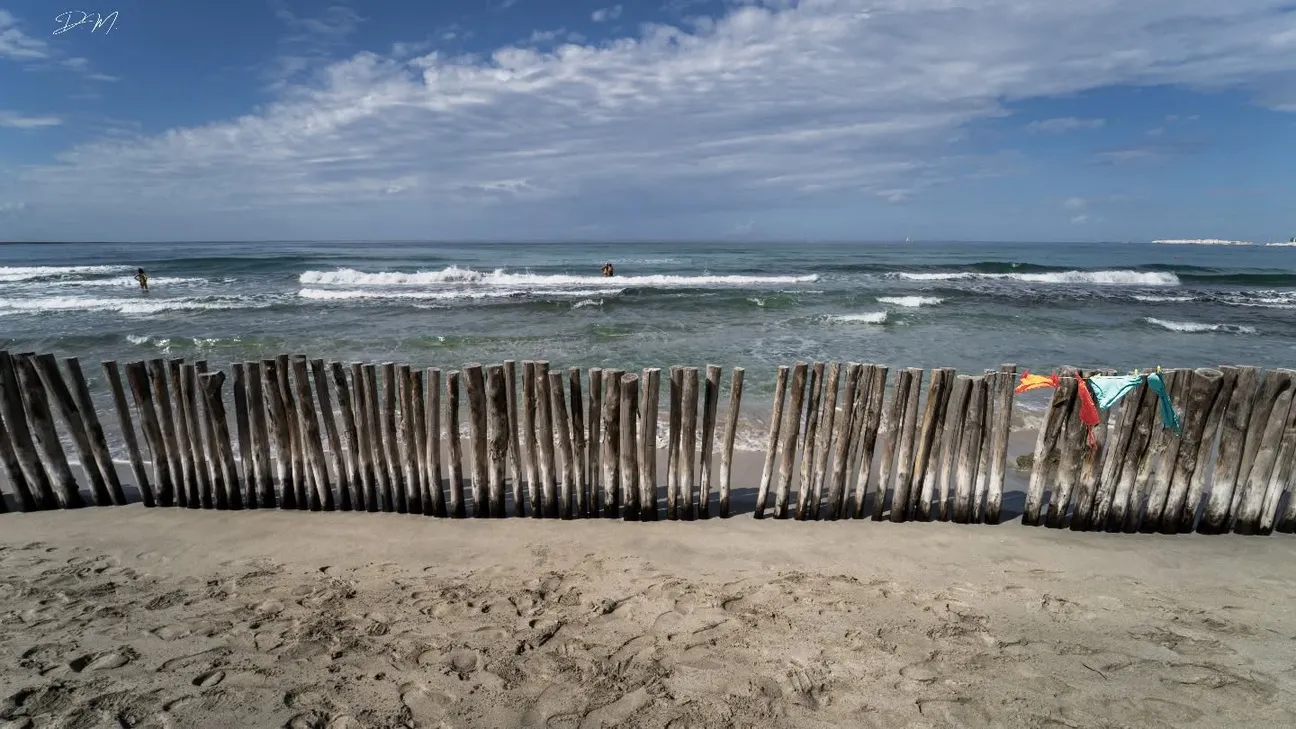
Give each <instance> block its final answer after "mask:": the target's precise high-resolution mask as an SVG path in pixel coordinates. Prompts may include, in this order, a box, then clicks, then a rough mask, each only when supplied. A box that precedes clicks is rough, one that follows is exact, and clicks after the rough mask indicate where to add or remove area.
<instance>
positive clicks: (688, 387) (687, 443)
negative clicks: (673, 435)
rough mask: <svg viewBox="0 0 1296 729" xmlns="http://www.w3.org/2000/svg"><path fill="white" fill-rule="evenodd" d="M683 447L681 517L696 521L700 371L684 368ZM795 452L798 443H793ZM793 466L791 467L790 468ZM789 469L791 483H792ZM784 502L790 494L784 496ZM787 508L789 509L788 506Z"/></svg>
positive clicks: (682, 398) (682, 369)
mask: <svg viewBox="0 0 1296 729" xmlns="http://www.w3.org/2000/svg"><path fill="white" fill-rule="evenodd" d="M680 377H681V380H680V382H681V387H680V444H679V471H680V475H679V501H678V502H677V503H676V506H675V508H676V511H677V512H678V513H679V518H681V519H683V520H685V521H693V519H694V518H696V517H697V512H696V511H694V504H693V487H694V480H693V477H694V474H695V472H696V471H695V469H696V467H697V455H698V454H697V425H698V423H697V415H698V369H697V368H696V367H683V368H681V369H680ZM793 447H794V449H795V444H793ZM790 468H791V466H790V465H789V469H790ZM790 473H791V472H790V470H789V482H790V481H791V476H790ZM783 497H784V501H785V502H786V500H787V494H786V493H784V494H783ZM785 508H786V506H785Z"/></svg>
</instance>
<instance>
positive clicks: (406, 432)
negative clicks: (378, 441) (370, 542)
mask: <svg viewBox="0 0 1296 729" xmlns="http://www.w3.org/2000/svg"><path fill="white" fill-rule="evenodd" d="M413 387H414V378H413V376H412V372H411V370H410V366H409V365H407V364H403V365H399V366H397V367H396V394H397V397H398V399H399V400H400V420H399V427H400V448H399V453H400V463H401V478H402V480H403V481H404V482H405V507H406V512H407V513H410V514H422V513H423V493H422V486H421V484H420V483H419V481H420V480H421V478H422V475H423V469H421V468H419V462H418V451H419V444H418V441H417V440H416V439H415V438H414V392H413Z"/></svg>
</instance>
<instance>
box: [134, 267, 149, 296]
mask: <svg viewBox="0 0 1296 729" xmlns="http://www.w3.org/2000/svg"><path fill="white" fill-rule="evenodd" d="M135 280H136V281H139V285H140V290H141V291H145V292H147V291H148V274H147V273H144V269H142V268H140V269H137V270H136V272H135Z"/></svg>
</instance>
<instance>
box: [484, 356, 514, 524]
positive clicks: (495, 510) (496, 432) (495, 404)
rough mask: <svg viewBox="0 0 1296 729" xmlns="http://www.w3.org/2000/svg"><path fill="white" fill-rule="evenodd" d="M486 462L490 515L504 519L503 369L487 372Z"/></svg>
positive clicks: (505, 427)
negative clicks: (488, 470)
mask: <svg viewBox="0 0 1296 729" xmlns="http://www.w3.org/2000/svg"><path fill="white" fill-rule="evenodd" d="M485 394H486V458H487V461H488V462H489V464H490V473H489V474H488V479H489V481H488V483H489V492H488V494H487V497H488V498H487V503H488V504H489V505H490V515H491V516H492V517H494V518H496V519H503V518H504V516H505V511H504V506H505V504H504V479H505V477H506V475H507V473H508V460H509V457H508V454H509V416H508V388H507V386H506V385H505V383H504V366H503V365H491V366H490V367H488V368H486V393H485Z"/></svg>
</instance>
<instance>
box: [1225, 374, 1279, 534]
mask: <svg viewBox="0 0 1296 729" xmlns="http://www.w3.org/2000/svg"><path fill="white" fill-rule="evenodd" d="M1292 374H1293V372H1292V370H1288V369H1273V370H1269V371H1268V372H1266V373H1265V374H1264V377H1262V378H1261V379H1260V389H1259V392H1257V393H1256V398H1255V401H1254V402H1253V403H1252V404H1251V417H1250V418H1249V419H1248V422H1247V430H1246V432H1247V436H1246V442H1245V443H1244V444H1243V446H1242V461H1241V463H1240V464H1239V467H1238V479H1237V482H1238V488H1236V489H1234V491H1233V499H1232V502H1231V507H1230V508H1229V522H1230V527H1229V528H1230V529H1231V528H1233V527H1232V523H1233V522H1235V521H1236V520H1237V515H1238V513H1239V509H1240V508H1241V504H1242V500H1243V499H1244V498H1245V497H1246V490H1245V489H1244V488H1242V486H1243V485H1244V484H1248V483H1250V482H1251V480H1250V474H1251V468H1252V467H1253V465H1254V464H1255V460H1256V454H1257V453H1258V451H1259V448H1260V445H1261V441H1262V440H1263V438H1264V432H1265V430H1266V427H1267V426H1268V423H1269V414H1270V412H1271V411H1272V409H1273V405H1274V403H1275V402H1276V400H1277V397H1278V395H1280V394H1281V393H1282V392H1283V391H1285V390H1287V389H1289V388H1290V387H1291V386H1292Z"/></svg>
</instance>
